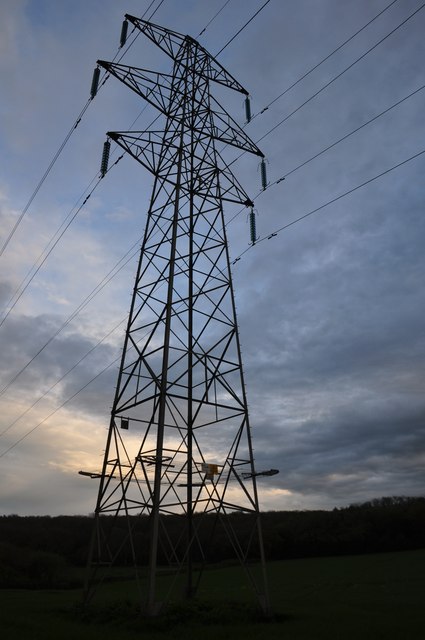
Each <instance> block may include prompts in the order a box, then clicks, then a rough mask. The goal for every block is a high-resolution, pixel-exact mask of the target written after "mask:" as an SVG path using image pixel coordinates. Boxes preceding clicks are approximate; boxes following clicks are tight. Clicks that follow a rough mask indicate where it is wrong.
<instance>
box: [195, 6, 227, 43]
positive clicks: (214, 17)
mask: <svg viewBox="0 0 425 640" xmlns="http://www.w3.org/2000/svg"><path fill="white" fill-rule="evenodd" d="M229 2H230V0H226V2H225V3H224V4H223V6H222V7H221V9H219V10H218V11H217V13H216V14H215V15H213V17H212V18H211V20H210V21H209V22H207V24H206V25H205V27H204V28H203V29H202V31H200V32H199V33H198V38H199V36H202V34H203V33H205V31H206V30H207V29H208V27H209V26H210V24H211V23H212V22H213V21H214V20H215V19H216V18H217V16H219V15H220V13H221V12H222V11H223V9H225V8H226V7H227V5H228V4H229Z"/></svg>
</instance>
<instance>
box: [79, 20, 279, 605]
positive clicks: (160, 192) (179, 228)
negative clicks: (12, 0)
mask: <svg viewBox="0 0 425 640" xmlns="http://www.w3.org/2000/svg"><path fill="white" fill-rule="evenodd" d="M126 20H127V21H129V22H131V23H132V24H133V25H134V27H135V28H136V29H138V30H140V32H141V33H143V34H144V35H145V36H147V37H148V38H149V39H150V40H151V41H152V42H153V43H154V44H155V45H157V46H158V47H159V48H160V49H162V50H163V51H164V52H165V53H166V54H168V56H169V57H170V58H171V59H172V61H173V70H172V73H171V74H164V73H156V72H152V71H147V70H145V69H140V68H136V67H133V66H125V65H122V64H116V63H111V62H105V61H98V65H99V66H100V67H103V68H104V69H106V70H107V72H108V73H109V74H111V75H113V76H115V77H117V78H118V79H119V80H121V81H122V82H123V83H124V84H125V85H127V86H128V87H130V88H131V89H132V90H133V91H135V92H136V93H137V94H138V95H139V96H140V97H141V98H144V99H145V100H147V101H148V102H149V103H150V104H151V105H153V106H154V107H156V109H158V111H159V112H160V114H162V116H163V117H164V119H165V122H164V125H163V128H162V129H158V130H148V131H142V132H119V133H117V132H115V133H108V137H109V138H110V139H112V140H114V141H115V142H116V143H117V144H118V145H119V146H121V147H122V148H123V149H124V150H125V151H126V152H128V153H129V154H130V155H131V156H132V157H133V158H135V159H136V160H137V161H138V162H139V163H140V164H141V165H142V166H144V167H145V168H146V169H148V170H149V171H150V172H151V173H152V174H153V176H154V184H153V189H152V195H151V198H150V204H149V210H148V218H147V223H146V229H145V233H144V238H143V242H142V247H141V253H140V260H139V264H138V269H137V274H136V279H135V285H134V290H133V297H132V302H131V308H130V313H129V318H128V324H127V329H126V333H125V340H124V347H123V352H122V359H121V366H120V370H119V375H118V382H117V387H116V393H115V398H114V402H113V407H112V414H111V421H110V426H109V431H108V436H107V442H106V449H105V456H104V462H103V469H102V472H101V473H100V474H99V477H100V486H99V493H98V499H97V505H96V510H95V533H94V536H93V543H92V548H91V552H90V559H89V574H88V575H89V579H88V582H87V597H88V598H89V597H90V594H91V591H92V590H93V589H94V588H95V586H96V578H94V577H93V576H94V575H95V568H96V567H99V566H101V565H112V564H114V563H119V562H121V563H122V562H124V561H125V562H130V563H131V564H132V565H133V566H134V567H135V568H136V572H137V571H139V568H140V565H141V563H142V560H141V558H142V557H143V556H144V555H146V553H145V554H144V551H143V549H141V546H142V547H143V544H141V543H140V540H141V534H140V533H138V523H139V524H140V522H142V521H143V522H148V523H149V539H148V542H147V545H148V547H149V548H148V553H147V560H148V579H147V584H146V585H145V586H143V585H142V580H141V579H139V584H140V585H141V587H140V588H141V597H142V599H143V600H144V603H143V606H144V608H145V611H147V613H148V614H150V615H156V614H157V613H158V612H159V611H160V609H161V605H162V604H163V603H166V602H167V600H169V599H170V597H171V592H172V588H170V592H169V594H168V595H165V596H162V597H161V599H159V598H158V594H157V588H158V584H157V573H158V567H159V565H160V563H162V562H163V560H164V558H168V560H169V561H170V563H171V564H173V566H174V567H175V569H176V576H179V579H180V580H184V581H185V592H186V595H187V596H188V597H190V596H192V595H194V593H195V592H196V588H197V585H198V583H199V579H200V575H201V573H202V566H203V565H204V564H205V562H206V561H207V560H208V544H206V543H205V535H204V533H202V526H203V522H205V521H208V522H209V523H210V524H209V531H210V533H211V535H212V534H213V533H214V531H217V530H219V529H220V528H221V535H223V532H226V534H227V536H228V539H229V540H230V543H231V546H232V547H233V549H234V552H235V554H236V556H237V558H238V559H239V561H240V562H241V564H242V566H243V568H244V569H245V572H246V575H247V576H248V579H249V580H250V581H251V583H252V585H253V587H254V590H255V592H256V594H257V596H258V599H259V602H260V605H261V607H262V608H263V610H264V611H266V612H267V611H268V609H269V604H268V595H267V584H266V576H265V571H264V554H263V542H262V534H261V527H260V521H259V505H258V495H257V487H256V477H255V473H256V472H255V468H254V459H253V450H252V442H251V432H250V426H249V420H248V408H247V399H246V394H245V387H244V379H243V371H242V361H241V350H240V344H239V336H238V328H237V322H236V313H235V301H234V293H233V286H232V278H231V272H230V263H229V254H228V246H227V239H226V229H225V222H224V215H223V207H224V205H225V203H226V202H229V203H238V204H244V205H246V206H248V207H249V206H252V202H251V201H250V199H249V198H248V196H247V195H246V193H245V191H244V190H243V188H242V187H241V186H240V184H239V183H238V181H237V180H236V178H235V177H234V176H233V174H232V172H231V171H230V169H229V167H228V166H227V165H226V163H225V162H224V160H223V159H222V157H221V155H220V153H219V152H218V150H217V143H218V142H219V143H226V144H229V145H232V146H234V147H236V148H238V149H240V150H242V151H247V152H249V153H253V154H255V155H257V156H261V157H262V156H263V154H262V153H261V151H260V150H259V149H258V148H257V146H256V145H255V144H254V143H253V142H252V141H251V140H250V139H249V138H248V136H247V135H246V134H245V133H244V131H243V130H242V129H241V128H240V127H239V126H238V125H237V124H236V122H234V121H233V120H232V118H231V117H230V116H229V115H228V114H227V112H226V111H225V110H224V109H223V108H222V107H221V105H220V104H219V103H218V102H217V101H216V100H215V99H214V98H213V97H212V95H211V93H210V89H211V85H212V84H213V83H218V84H221V85H223V86H225V87H228V88H230V89H233V90H235V91H239V92H241V93H242V94H245V95H247V91H246V90H245V89H244V88H243V87H242V86H241V85H240V84H239V82H237V80H235V79H234V78H233V77H232V76H231V75H230V74H229V73H228V72H227V71H226V70H225V69H224V67H223V66H222V65H221V64H220V63H219V62H217V60H215V58H214V57H213V56H212V55H211V54H209V53H208V52H207V51H206V50H205V49H204V48H203V47H202V46H201V45H200V44H199V43H198V42H196V41H195V40H193V39H192V38H191V37H189V36H183V35H181V34H179V33H176V32H174V31H171V30H169V29H165V28H163V27H160V26H158V25H155V24H152V23H149V22H146V21H144V20H141V19H138V18H135V17H133V16H129V15H126ZM97 75H99V74H97ZM104 160H105V158H104ZM102 171H103V172H104V171H105V167H103V170H102ZM232 512H243V513H250V514H251V518H248V520H249V522H250V527H251V530H250V532H249V535H248V536H245V538H246V539H242V537H241V536H240V535H239V534H238V533H237V531H236V529H235V527H234V525H233V524H232V521H231V517H229V514H231V513H232ZM172 514H181V515H180V518H181V521H182V523H183V528H182V527H178V528H177V533H176V532H175V526H174V525H173V531H171V527H170V526H169V523H171V521H172V518H173V515H172ZM107 515H109V516H110V517H109V518H107V517H105V516H107ZM143 515H146V516H148V518H145V519H143V517H142V516H143ZM121 516H123V517H121ZM123 522H124V523H126V524H125V526H124V525H123ZM142 542H143V541H142ZM124 548H127V549H129V551H125V552H124ZM123 558H125V560H123ZM252 558H255V559H256V561H257V563H260V565H261V571H260V576H259V578H254V575H253V574H252V572H251V570H250V567H249V566H248V560H249V559H251V560H252Z"/></svg>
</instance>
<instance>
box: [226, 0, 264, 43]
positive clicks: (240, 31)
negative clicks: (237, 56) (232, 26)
mask: <svg viewBox="0 0 425 640" xmlns="http://www.w3.org/2000/svg"><path fill="white" fill-rule="evenodd" d="M269 2H270V0H266V2H265V3H264V4H263V5H262V6H261V7H260V8H259V9H258V11H256V12H255V13H254V15H253V16H251V17H250V19H249V20H248V22H245V24H244V25H243V26H242V27H241V28H240V29H239V31H237V32H236V33H235V35H234V36H232V37H231V38H230V40H228V42H226V44H225V45H224V47H222V48H221V49H220V51H218V52H217V53H216V54H215V55H216V56H219V55H220V53H222V52H223V51H224V50H225V49H226V47H228V46H229V44H230V43H231V42H233V40H234V39H235V38H237V37H238V35H239V34H240V33H242V31H243V30H244V29H246V27H247V26H248V25H249V23H250V22H252V21H253V20H254V18H255V17H256V16H258V14H259V13H260V11H262V10H263V9H264V7H265V6H266V5H268V4H269Z"/></svg>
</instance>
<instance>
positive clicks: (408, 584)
mask: <svg viewBox="0 0 425 640" xmlns="http://www.w3.org/2000/svg"><path fill="white" fill-rule="evenodd" d="M424 566H425V550H420V551H410V552H400V553H383V554H377V555H365V556H344V557H330V558H310V559H300V560H288V561H284V562H274V563H270V564H269V567H268V574H269V582H270V592H271V599H272V604H273V609H274V612H275V614H276V617H275V620H273V621H271V622H264V621H261V620H260V619H259V617H258V615H257V614H256V611H255V607H254V605H253V600H252V597H251V594H250V591H249V588H248V587H247V586H246V585H245V582H244V581H243V580H242V579H241V576H240V572H239V570H238V569H237V568H236V567H225V568H220V569H210V570H208V571H207V572H206V573H205V575H204V579H203V581H202V585H201V590H200V593H199V600H198V601H196V602H195V603H193V604H192V605H191V606H190V607H189V608H187V607H183V606H182V605H180V606H178V607H174V608H173V609H172V610H171V612H170V613H169V614H168V615H166V616H163V617H162V618H160V619H153V620H146V619H142V618H140V617H139V616H138V615H137V613H136V610H135V607H134V605H133V604H132V603H131V593H132V589H133V584H132V583H130V582H128V581H124V580H123V581H122V582H120V581H117V582H114V583H111V584H110V585H108V587H107V589H108V591H107V592H106V593H105V596H104V599H103V603H102V604H98V605H96V606H94V608H93V610H92V611H91V612H89V614H88V615H86V616H85V617H83V618H82V617H81V615H80V614H79V602H80V600H81V592H80V591H78V590H68V591H58V590H56V591H53V590H51V591H29V590H7V589H4V590H2V591H1V596H2V603H1V613H0V629H1V637H2V638H3V639H4V640H71V639H72V640H97V639H100V638H102V640H112V639H114V640H116V638H119V639H120V640H127V639H130V638H131V639H135V638H137V637H140V636H143V638H145V639H146V640H151V639H152V640H160V639H164V638H167V637H169V636H171V635H172V637H173V638H176V639H180V638H181V639H182V640H183V639H185V640H195V639H196V640H198V639H199V638H202V640H225V639H227V638H228V639H229V640H230V639H232V640H238V639H241V640H242V639H243V640H254V639H258V638H264V639H267V640H277V639H279V640H283V639H288V640H301V639H302V640H322V639H323V640H325V639H326V640H334V639H335V640H381V639H382V640H423V639H424V638H425V619H424V615H423V607H424V603H425V587H424ZM161 581H163V586H164V588H166V584H167V581H169V577H167V576H164V578H161Z"/></svg>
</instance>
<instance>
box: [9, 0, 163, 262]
mask: <svg viewBox="0 0 425 640" xmlns="http://www.w3.org/2000/svg"><path fill="white" fill-rule="evenodd" d="M154 2H155V0H153V1H152V2H151V3H150V5H149V7H148V8H147V9H146V11H145V13H144V14H143V15H146V13H147V12H148V11H149V9H150V8H151V6H152V5H153V4H154ZM163 2H164V0H161V2H160V4H159V5H158V6H157V8H156V9H155V10H154V11H153V13H152V14H151V16H150V17H149V20H150V19H151V18H152V17H153V16H154V15H155V13H156V12H157V11H158V9H159V7H160V6H161V5H162V3H163ZM138 35H139V33H138V34H137V36H138ZM137 36H136V37H135V38H134V40H133V41H132V42H131V43H130V45H129V46H128V47H127V48H126V50H125V51H124V53H123V54H122V55H121V57H120V58H119V60H122V58H123V57H124V55H125V54H126V53H127V52H128V50H129V49H130V47H131V46H132V45H133V44H134V42H135V40H136V38H137ZM118 53H119V49H118V51H117V53H116V54H115V56H114V59H113V60H114V61H115V59H116V57H117V55H118ZM107 79H108V76H107V74H104V76H103V78H102V79H101V82H100V85H99V89H100V87H102V86H103V85H104V84H105V82H106V80H107ZM94 97H95V96H92V97H90V98H89V99H88V100H87V102H86V104H85V105H84V107H83V108H82V110H81V111H80V113H79V115H78V116H77V118H76V120H75V122H74V124H73V125H72V127H71V128H70V130H69V131H68V133H67V134H66V136H65V138H64V139H63V141H62V143H61V144H60V145H59V148H58V150H57V151H56V153H55V154H54V156H53V158H52V160H51V161H50V163H49V165H48V167H47V169H46V170H45V172H44V174H43V175H42V177H41V178H40V180H39V182H38V183H37V185H36V187H35V189H34V191H33V192H32V194H31V196H30V198H29V200H28V202H27V203H26V205H25V206H24V208H23V209H22V212H21V213H20V215H19V217H18V219H17V220H16V222H15V224H14V225H13V227H12V229H11V231H10V232H9V235H8V236H7V238H6V240H5V241H4V243H3V245H2V246H1V247H0V257H1V256H2V255H3V253H4V252H5V250H6V248H7V246H8V245H9V243H10V241H11V240H12V238H13V236H14V235H15V232H16V230H17V229H18V227H19V225H20V224H21V222H22V220H23V219H24V217H25V214H26V213H27V211H28V209H29V208H30V206H31V204H32V203H33V201H34V199H35V197H36V196H37V194H38V192H39V191H40V189H41V187H42V186H43V184H44V182H45V181H46V179H47V177H48V176H49V174H50V172H51V171H52V169H53V167H54V165H55V164H56V162H57V160H58V159H59V157H60V155H61V154H62V151H63V150H64V149H65V147H66V145H67V143H68V141H69V139H70V137H71V136H72V134H73V133H74V131H75V129H76V128H77V127H78V125H79V124H80V122H81V120H82V118H83V116H84V114H85V113H86V111H87V109H88V107H89V105H90V103H91V102H92V101H93V99H94Z"/></svg>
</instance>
